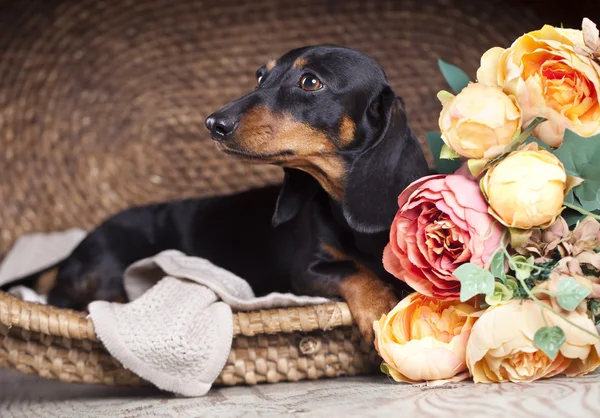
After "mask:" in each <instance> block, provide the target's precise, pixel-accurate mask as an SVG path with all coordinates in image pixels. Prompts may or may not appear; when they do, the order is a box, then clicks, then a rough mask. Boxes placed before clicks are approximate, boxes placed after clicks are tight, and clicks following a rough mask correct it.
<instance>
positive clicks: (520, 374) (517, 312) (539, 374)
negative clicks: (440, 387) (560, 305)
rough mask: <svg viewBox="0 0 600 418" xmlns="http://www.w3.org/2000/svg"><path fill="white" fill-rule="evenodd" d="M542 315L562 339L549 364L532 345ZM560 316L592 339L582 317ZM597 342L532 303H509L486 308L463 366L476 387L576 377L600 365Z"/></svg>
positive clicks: (588, 322)
mask: <svg viewBox="0 0 600 418" xmlns="http://www.w3.org/2000/svg"><path fill="white" fill-rule="evenodd" d="M544 303H547V302H544ZM542 314H543V315H545V318H546V321H547V325H548V326H559V327H560V328H561V329H562V330H563V331H564V333H565V336H566V342H565V343H564V344H563V345H562V347H561V348H560V350H559V352H558V354H557V356H556V358H555V359H554V360H552V359H550V358H549V357H548V356H547V355H546V354H544V352H543V351H541V350H540V349H538V348H537V347H536V346H535V345H534V344H533V337H534V335H535V333H536V331H537V330H538V329H540V328H542V327H544V326H545V325H546V323H545V322H544V319H543V317H542ZM565 316H566V317H567V318H568V319H569V320H570V321H572V322H574V323H575V324H577V325H579V326H580V327H583V328H584V329H586V330H588V331H589V332H591V333H592V334H595V335H598V332H597V331H596V327H595V326H594V323H593V322H592V320H591V319H589V318H588V316H587V315H586V314H585V313H582V312H578V311H575V312H568V313H566V315H565ZM599 341H600V340H598V339H597V338H596V337H594V336H592V335H589V334H587V333H585V332H583V331H581V330H578V329H577V328H575V327H573V326H572V325H569V324H568V323H567V322H565V321H564V320H563V319H561V318H560V317H558V316H557V315H555V314H553V313H550V312H547V311H545V310H544V311H542V308H541V307H540V306H539V305H537V304H536V303H535V302H534V301H532V300H529V299H527V300H523V301H521V300H513V301H511V302H508V303H505V304H501V305H497V306H494V307H492V308H489V309H488V310H487V311H485V312H484V313H483V315H482V316H481V318H479V320H478V321H477V323H476V324H475V325H474V326H473V329H472V330H471V338H469V342H468V344H467V365H468V367H469V371H470V372H471V374H472V375H473V380H474V381H475V382H476V383H494V382H505V381H511V382H531V381H534V380H537V379H543V378H548V377H552V376H556V375H558V374H565V375H567V376H582V375H584V374H586V373H589V372H591V371H593V370H595V369H596V368H597V367H598V366H600V344H599Z"/></svg>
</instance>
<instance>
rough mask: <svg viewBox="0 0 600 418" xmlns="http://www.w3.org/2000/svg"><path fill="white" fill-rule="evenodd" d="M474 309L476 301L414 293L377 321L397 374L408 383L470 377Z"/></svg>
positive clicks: (382, 351) (382, 350) (382, 349)
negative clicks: (467, 357)
mask: <svg viewBox="0 0 600 418" xmlns="http://www.w3.org/2000/svg"><path fill="white" fill-rule="evenodd" d="M474 312H475V308H474V307H473V305H472V304H468V303H460V302H458V301H454V302H441V301H439V300H435V299H432V298H429V297H427V296H423V295H421V294H419V293H413V294H412V295H409V296H408V297H406V298H405V299H403V300H402V301H401V302H400V303H399V304H398V305H397V306H396V307H395V308H394V309H392V311H391V312H390V313H389V314H387V315H383V316H382V317H381V319H380V320H379V321H375V322H374V323H373V328H374V330H375V347H376V348H377V351H378V352H379V355H380V356H381V357H382V358H383V360H384V361H385V364H386V365H387V366H388V368H389V373H390V375H391V376H392V378H393V379H394V380H396V381H398V382H408V383H417V382H421V381H441V380H447V379H452V380H453V381H457V380H463V379H466V378H467V377H468V373H463V372H465V371H466V369H467V366H466V363H465V349H466V346H467V340H468V339H469V335H470V334H471V328H472V327H473V324H474V323H475V320H476V318H474V317H473V316H472V315H471V314H473V313H474ZM461 373H462V374H461ZM459 374H460V375H459Z"/></svg>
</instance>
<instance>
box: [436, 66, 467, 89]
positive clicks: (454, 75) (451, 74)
mask: <svg viewBox="0 0 600 418" xmlns="http://www.w3.org/2000/svg"><path fill="white" fill-rule="evenodd" d="M438 65H439V67H440V70H441V71H442V74H443V75H444V78H445V79H446V82H447V83H448V85H449V86H450V87H451V88H452V90H454V92H455V93H456V94H458V93H460V92H461V91H462V89H464V88H465V87H467V85H468V84H469V82H470V81H471V80H470V79H469V76H468V75H467V74H466V73H465V72H464V71H463V70H461V69H460V68H458V67H457V66H456V65H452V64H448V63H447V62H445V61H442V60H438Z"/></svg>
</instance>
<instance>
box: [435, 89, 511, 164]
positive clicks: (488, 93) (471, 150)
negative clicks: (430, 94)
mask: <svg viewBox="0 0 600 418" xmlns="http://www.w3.org/2000/svg"><path fill="white" fill-rule="evenodd" d="M438 97H439V99H440V101H441V102H442V105H443V106H444V107H443V109H442V112H441V114H440V119H439V125H440V130H441V133H442V139H443V140H444V143H445V144H446V145H447V146H448V147H450V148H451V149H453V150H454V151H456V152H457V153H458V154H460V155H461V156H463V157H467V158H494V157H497V156H498V155H500V154H501V153H502V151H503V150H504V147H505V146H506V145H507V144H508V143H509V142H510V141H511V139H512V138H513V136H514V135H515V133H517V131H518V130H519V129H520V128H521V111H520V110H519V108H518V107H517V105H516V104H515V102H514V100H513V99H511V98H510V97H509V96H507V95H506V94H504V93H503V92H502V89H500V88H498V87H489V86H485V85H483V84H477V83H471V84H469V85H468V86H467V87H465V88H464V89H463V91H461V92H460V93H459V94H458V95H457V96H452V95H451V94H450V93H447V92H442V93H440V94H439V95H438Z"/></svg>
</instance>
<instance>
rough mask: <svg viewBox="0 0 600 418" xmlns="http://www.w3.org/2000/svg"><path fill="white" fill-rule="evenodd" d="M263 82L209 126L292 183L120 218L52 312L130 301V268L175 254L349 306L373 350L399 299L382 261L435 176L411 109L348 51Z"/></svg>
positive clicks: (84, 251)
mask: <svg viewBox="0 0 600 418" xmlns="http://www.w3.org/2000/svg"><path fill="white" fill-rule="evenodd" d="M256 75H257V87H256V89H255V90H254V91H253V92H251V93H249V94H247V95H245V96H243V97H241V98H240V99H238V100H236V101H234V102H232V103H230V104H228V105H227V106H225V107H223V108H222V109H220V110H218V111H217V112H215V113H213V114H212V115H211V116H209V117H208V119H207V120H206V126H207V127H208V129H209V130H210V132H211V135H212V138H213V139H214V140H215V141H216V142H217V146H218V148H219V149H220V150H221V151H223V152H224V153H226V154H229V155H231V156H234V157H235V158H239V159H240V160H242V161H244V162H248V163H259V164H275V165H278V166H282V167H284V170H285V179H284V183H283V185H282V186H280V187H266V188H261V189H256V190H251V191H248V192H244V193H240V194H236V195H232V196H223V197H213V198H206V199H195V200H184V201H178V202H169V203H162V204H154V205H149V206H144V207H137V208H132V209H129V210H126V211H124V212H121V213H119V214H117V215H116V216H114V217H112V218H110V219H108V220H107V221H105V222H104V223H103V224H101V225H100V226H99V227H98V228H97V229H96V230H94V231H93V232H91V233H90V234H89V236H88V237H87V238H86V239H85V240H84V241H83V242H82V243H81V244H80V245H79V247H78V248H77V249H76V250H75V251H74V252H73V254H72V255H71V256H70V258H69V259H67V260H66V262H64V263H63V264H62V266H61V268H60V272H59V275H58V280H57V285H56V287H55V288H54V289H53V291H52V292H51V294H50V299H49V300H50V303H51V304H54V305H58V306H61V307H71V308H78V309H82V308H85V306H86V305H87V304H88V303H89V302H90V301H92V300H96V299H104V300H115V299H118V298H121V297H123V284H122V276H123V271H124V269H125V268H126V267H127V266H128V265H129V264H131V263H132V262H134V261H136V260H139V259H142V258H145V257H149V256H152V255H154V254H157V253H158V252H160V251H162V250H165V249H177V250H180V251H182V252H184V253H186V254H188V255H194V256H199V257H204V258H207V259H209V260H210V261H212V262H213V263H214V264H216V265H218V266H221V267H223V268H225V269H227V270H230V271H232V272H234V273H236V274H237V275H239V276H240V277H242V278H244V279H246V280H247V281H248V282H249V283H250V284H251V286H252V287H253V289H254V291H255V293H257V294H265V293H268V292H272V291H293V292H295V293H299V294H308V295H319V296H327V297H342V298H344V299H345V300H346V301H347V302H348V304H349V306H350V309H351V310H352V313H353V315H354V317H355V319H356V320H357V322H358V324H359V327H360V329H361V332H362V333H363V335H364V337H365V338H367V339H368V340H370V341H372V338H373V331H372V321H373V320H374V319H378V318H379V317H380V316H381V314H383V313H386V312H387V311H389V310H390V309H391V308H392V307H393V306H394V305H395V304H396V303H397V301H398V298H397V296H398V293H397V292H396V291H395V289H394V287H393V286H390V285H389V283H396V284H399V283H400V282H399V281H398V280H397V279H394V278H391V277H390V276H389V275H388V274H387V273H386V272H385V270H384V269H383V267H382V262H381V258H382V252H383V247H384V245H385V244H386V242H387V240H388V234H389V232H388V231H389V227H390V225H391V222H392V219H393V217H394V214H395V212H396V211H397V209H398V208H397V197H398V194H399V193H400V192H401V191H402V190H403V189H404V187H405V186H407V185H408V184H409V183H410V182H412V181H413V180H415V179H417V178H419V177H422V176H424V175H426V174H427V172H428V169H427V163H426V161H425V158H424V156H423V154H422V151H421V149H420V147H419V144H418V142H417V139H416V137H415V135H414V134H413V132H412V131H411V129H410V127H409V125H408V122H407V115H406V110H405V107H404V104H403V102H402V100H401V99H400V98H399V97H397V96H396V95H395V94H394V92H393V91H392V89H391V88H390V86H389V85H388V83H387V81H386V77H385V74H384V72H383V70H382V69H381V67H380V66H379V65H378V64H377V63H376V62H375V61H374V60H373V59H371V58H369V57H367V56H365V55H364V54H361V53H359V52H357V51H353V50H350V49H346V48H340V47H335V46H317V47H306V48H301V49H296V50H293V51H291V52H289V53H287V54H286V55H284V56H283V57H281V58H280V59H278V60H276V61H271V62H269V63H268V64H266V65H265V66H263V67H262V68H260V69H259V70H258V71H257V73H256ZM386 282H387V283H386Z"/></svg>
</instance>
